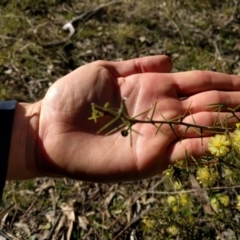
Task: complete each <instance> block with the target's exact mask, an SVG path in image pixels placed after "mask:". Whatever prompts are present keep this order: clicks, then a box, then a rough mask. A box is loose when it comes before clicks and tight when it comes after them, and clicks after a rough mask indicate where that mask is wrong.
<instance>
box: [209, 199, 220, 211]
mask: <svg viewBox="0 0 240 240" xmlns="http://www.w3.org/2000/svg"><path fill="white" fill-rule="evenodd" d="M210 205H211V207H212V209H213V210H214V211H215V212H218V210H219V202H218V200H217V198H215V197H213V198H211V200H210Z"/></svg>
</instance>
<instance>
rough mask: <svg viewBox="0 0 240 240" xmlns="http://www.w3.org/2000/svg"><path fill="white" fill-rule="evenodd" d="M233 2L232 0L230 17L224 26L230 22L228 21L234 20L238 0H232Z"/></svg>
mask: <svg viewBox="0 0 240 240" xmlns="http://www.w3.org/2000/svg"><path fill="white" fill-rule="evenodd" d="M233 2H234V9H233V13H232V15H231V17H230V19H229V20H228V21H227V22H226V23H225V25H224V27H226V26H227V25H228V24H230V23H231V22H232V21H233V20H234V18H235V15H236V13H237V9H238V5H239V1H238V0H233Z"/></svg>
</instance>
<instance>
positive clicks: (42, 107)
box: [8, 56, 240, 182]
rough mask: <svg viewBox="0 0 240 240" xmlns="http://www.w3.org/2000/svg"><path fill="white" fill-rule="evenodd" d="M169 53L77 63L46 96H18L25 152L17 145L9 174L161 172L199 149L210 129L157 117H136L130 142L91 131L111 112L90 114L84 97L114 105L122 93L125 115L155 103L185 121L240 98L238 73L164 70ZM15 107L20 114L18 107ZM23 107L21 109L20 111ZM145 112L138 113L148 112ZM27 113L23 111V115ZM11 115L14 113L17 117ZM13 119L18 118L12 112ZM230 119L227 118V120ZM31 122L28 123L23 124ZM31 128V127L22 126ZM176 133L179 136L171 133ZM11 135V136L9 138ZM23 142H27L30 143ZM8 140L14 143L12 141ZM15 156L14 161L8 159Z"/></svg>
mask: <svg viewBox="0 0 240 240" xmlns="http://www.w3.org/2000/svg"><path fill="white" fill-rule="evenodd" d="M170 70H171V61H170V60H169V58H168V57H166V56H152V57H143V58H139V59H133V60H128V61H122V62H108V61H96V62H93V63H91V64H87V65H85V66H82V67H80V68H78V69H76V70H75V71H73V72H71V73H70V74H68V75H67V76H64V77H63V78H62V79H60V80H58V81H56V82H55V83H54V84H53V85H52V86H51V87H50V88H49V90H48V91H47V93H46V95H45V97H44V98H43V99H42V100H41V101H39V102H37V103H35V104H23V105H22V107H24V108H26V109H28V110H25V111H20V110H17V113H16V116H18V112H20V113H23V112H25V113H26V112H27V113H29V115H30V117H27V119H29V124H28V125H27V126H28V137H25V138H22V139H27V142H28V146H30V148H31V150H29V153H28V154H26V153H25V154H24V153H22V156H23V158H22V159H23V160H22V165H24V166H25V169H27V170H25V172H24V171H21V173H18V177H16V175H17V173H16V170H14V171H13V170H11V169H12V166H13V164H14V160H13V157H14V156H16V154H18V152H17V151H16V150H13V151H11V155H10V164H9V170H8V178H9V179H16V178H20V179H22V178H26V177H36V176H58V177H63V176H67V177H70V178H73V179H79V180H87V181H95V182H115V181H128V180H138V179H142V178H146V177H150V176H153V175H156V174H158V173H161V172H162V171H163V170H165V169H166V168H167V166H168V165H169V164H171V163H173V162H174V161H176V160H180V159H183V158H184V157H185V155H186V152H187V153H188V154H189V155H191V156H194V157H196V158H197V157H200V156H201V155H204V154H205V153H206V150H207V142H208V140H209V137H210V136H209V133H203V136H202V139H201V136H200V135H199V134H197V133H196V131H194V130H193V129H189V130H188V131H186V127H184V126H182V125H178V126H176V127H175V128H174V129H175V133H174V132H173V131H172V130H171V128H169V125H167V124H166V125H163V126H162V127H161V131H164V133H165V134H163V133H161V132H159V133H158V134H156V127H155V126H153V125H152V124H144V123H143V124H141V123H139V124H135V125H134V126H133V128H134V130H135V131H136V132H137V133H135V132H133V134H132V146H131V145H130V141H129V140H128V139H127V138H124V137H122V136H121V134H120V131H116V132H114V133H112V134H110V135H107V136H106V135H104V134H97V131H98V130H99V129H100V128H101V127H102V126H104V125H105V124H106V123H107V122H108V121H110V120H111V118H110V117H109V116H106V117H103V118H100V119H99V120H98V121H97V123H94V121H90V120H89V117H90V116H91V111H92V109H91V104H92V103H95V104H97V105H100V106H103V105H104V104H105V103H106V102H108V103H109V106H110V107H116V108H118V107H119V106H120V103H121V99H122V98H125V99H126V101H125V108H126V111H127V112H128V114H129V116H136V115H138V114H140V113H142V112H143V111H145V110H147V109H149V108H151V107H152V106H153V105H154V104H155V103H156V109H155V111H154V115H153V119H154V120H163V119H167V120H171V119H174V118H177V117H179V116H180V115H184V122H189V123H192V122H193V121H195V122H196V123H197V124H198V125H203V126H212V125H213V124H214V122H215V120H216V117H218V118H221V119H225V118H226V115H229V113H226V112H221V113H213V112H212V109H211V108H208V107H207V105H208V104H213V103H218V102H223V103H224V104H226V105H227V106H229V107H235V106H237V105H239V94H240V92H239V91H240V77H239V76H233V75H227V74H223V73H215V72H207V71H189V72H180V73H169V71H170ZM20 115H21V114H20ZM25 115H26V114H25ZM150 115H151V112H146V113H145V114H142V115H140V116H139V117H138V119H140V120H144V119H146V117H149V116H150ZM25 118H26V116H25ZM16 119H17V117H16ZM16 121H17V120H16ZM229 124H233V121H229ZM29 126H31V127H29ZM29 132H30V133H29ZM176 133H177V135H178V136H183V135H184V137H183V139H179V138H177V137H176ZM19 138H20V137H19V133H18V137H17V138H16V137H14V136H13V141H14V139H18V141H19ZM29 142H30V143H29ZM12 145H13V144H12ZM15 164H16V162H15Z"/></svg>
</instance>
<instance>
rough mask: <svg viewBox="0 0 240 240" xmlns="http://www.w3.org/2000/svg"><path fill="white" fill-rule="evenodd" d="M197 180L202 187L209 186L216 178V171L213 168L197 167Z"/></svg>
mask: <svg viewBox="0 0 240 240" xmlns="http://www.w3.org/2000/svg"><path fill="white" fill-rule="evenodd" d="M196 178H197V180H198V181H199V182H200V183H201V184H202V185H203V187H211V186H212V185H214V184H215V183H216V181H217V179H218V172H217V171H215V169H214V168H208V167H207V166H205V167H199V168H198V170H197V173H196Z"/></svg>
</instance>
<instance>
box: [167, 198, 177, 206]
mask: <svg viewBox="0 0 240 240" xmlns="http://www.w3.org/2000/svg"><path fill="white" fill-rule="evenodd" d="M167 203H168V204H169V205H171V206H173V205H175V204H176V203H177V198H176V197H174V196H168V197H167Z"/></svg>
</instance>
